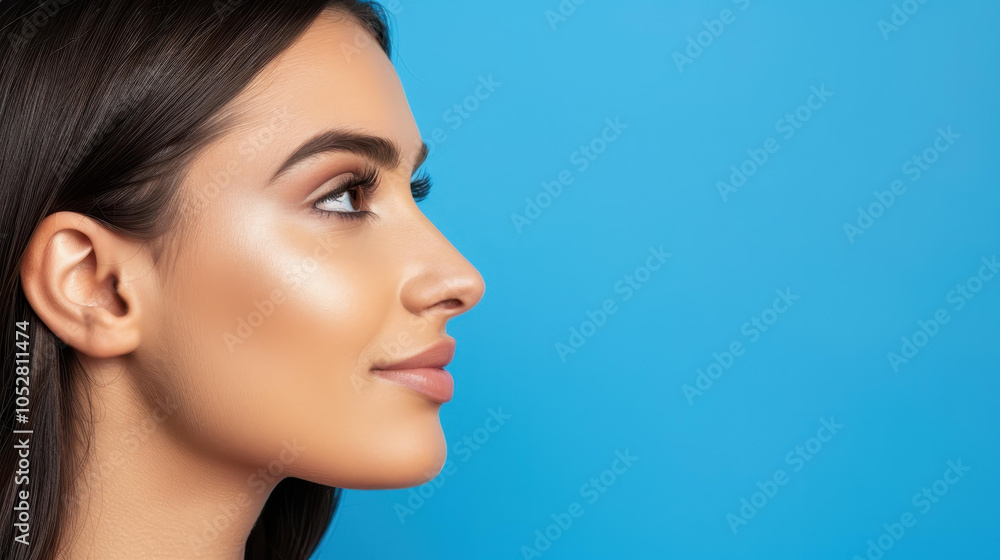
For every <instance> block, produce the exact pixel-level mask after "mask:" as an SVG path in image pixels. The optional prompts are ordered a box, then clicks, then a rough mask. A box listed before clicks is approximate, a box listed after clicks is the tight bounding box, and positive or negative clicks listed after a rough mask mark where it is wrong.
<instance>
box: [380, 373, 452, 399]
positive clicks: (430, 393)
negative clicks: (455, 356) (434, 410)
mask: <svg viewBox="0 0 1000 560" xmlns="http://www.w3.org/2000/svg"><path fill="white" fill-rule="evenodd" d="M372 373H373V374H375V375H377V376H379V377H381V378H383V379H385V380H387V381H391V382H393V383H395V384H397V385H402V386H403V387H406V388H407V389H412V390H414V391H416V392H418V393H420V394H421V395H423V396H425V397H427V398H428V399H430V400H432V401H434V402H437V403H441V404H444V403H446V402H448V401H450V400H451V397H452V395H453V394H454V393H455V380H454V379H452V377H451V374H450V373H448V372H447V371H445V370H443V369H438V368H415V369H375V370H372Z"/></svg>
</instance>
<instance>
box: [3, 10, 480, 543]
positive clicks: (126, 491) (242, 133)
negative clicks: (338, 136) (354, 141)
mask: <svg viewBox="0 0 1000 560" xmlns="http://www.w3.org/2000/svg"><path fill="white" fill-rule="evenodd" d="M366 37H367V35H366V32H365V31H364V30H362V29H361V28H360V27H359V26H358V25H357V24H356V23H355V22H353V21H352V20H350V19H349V18H346V17H344V16H338V15H330V14H324V15H323V16H321V17H320V18H319V19H317V20H316V22H314V24H313V25H312V26H311V27H310V28H309V29H308V30H307V31H306V32H305V34H304V35H303V36H302V37H301V38H300V39H299V40H298V41H297V42H296V43H295V44H293V45H292V46H291V47H290V48H289V49H288V50H287V51H285V52H284V53H283V54H282V55H281V56H280V57H279V58H278V59H276V60H275V61H274V62H273V63H272V64H271V65H269V66H268V68H267V69H265V71H264V72H262V73H261V74H260V75H259V76H258V77H257V79H256V80H255V81H254V82H253V83H252V84H251V86H250V87H248V88H247V89H246V90H244V92H242V93H241V94H240V96H239V98H238V99H236V100H235V103H234V104H233V105H232V106H231V109H232V115H233V118H234V119H235V120H234V122H235V123H236V126H234V127H232V128H230V129H228V130H227V132H226V133H225V134H224V135H223V136H221V137H219V138H217V139H215V140H214V141H213V142H212V143H211V144H210V145H209V146H208V147H207V148H206V149H205V150H204V151H203V152H202V153H200V154H199V155H198V157H197V158H196V160H195V161H193V163H192V164H191V166H190V167H189V168H188V169H187V173H186V175H185V178H184V181H183V184H182V186H181V190H180V192H179V193H178V197H179V198H178V201H177V202H178V204H179V205H180V206H179V207H180V208H182V209H183V211H182V212H181V213H180V217H179V218H178V221H177V222H176V223H175V224H173V226H172V228H171V231H170V232H169V233H168V234H167V238H166V239H165V240H164V241H165V243H164V244H163V246H164V247H166V249H165V250H164V253H163V254H162V255H160V257H159V258H157V252H156V251H155V250H154V248H153V247H154V244H151V243H145V242H142V241H140V240H135V239H129V238H126V237H123V236H121V235H118V234H116V233H114V232H111V231H109V230H108V229H106V228H104V227H102V226H101V225H100V224H99V223H98V222H96V221H94V220H92V219H89V218H86V217H84V216H81V215H79V214H74V213H67V212H61V213H56V214H53V215H51V216H48V217H47V218H46V219H45V220H44V221H43V222H42V223H41V225H40V226H39V227H38V228H37V229H36V231H35V233H34V236H33V238H32V240H31V242H30V245H29V248H28V251H27V253H26V255H25V258H24V260H23V261H22V270H21V277H22V284H23V286H24V290H25V293H26V295H27V297H28V300H29V302H30V303H31V305H32V308H33V309H34V310H35V312H36V313H37V314H38V316H39V317H40V318H41V319H42V321H43V322H44V323H45V324H46V325H47V326H48V327H49V328H50V329H51V330H52V331H53V332H54V333H55V334H56V335H57V336H58V337H59V338H60V339H61V340H63V341H64V342H65V343H66V344H68V345H69V346H71V347H72V348H73V350H74V351H75V352H76V354H77V355H78V356H79V357H80V359H81V361H82V362H83V364H84V365H85V367H86V370H87V375H79V376H78V377H77V378H76V380H75V381H76V382H77V385H78V387H79V389H80V391H83V392H84V394H85V395H86V396H85V399H87V398H89V401H90V403H89V406H92V408H93V410H94V415H93V418H84V420H86V421H89V422H92V424H93V428H94V440H93V442H92V444H91V445H90V446H89V453H87V454H86V455H85V456H84V458H85V461H84V464H83V465H82V467H81V471H80V472H81V475H80V476H79V477H77V479H76V482H75V483H74V486H73V488H72V490H71V491H70V492H69V494H68V496H67V499H69V500H70V504H71V507H70V516H69V517H70V519H69V521H70V523H69V524H68V525H67V531H66V532H65V534H64V535H63V538H62V539H61V542H62V545H63V547H64V548H63V549H62V552H61V555H60V557H61V558H67V559H74V560H75V559H82V558H192V557H198V558H220V559H222V558H225V559H238V558H242V557H243V552H244V547H245V542H246V538H247V535H248V534H249V532H250V529H251V527H252V526H253V523H254V521H255V520H256V518H257V517H258V515H259V513H260V511H261V509H262V507H263V505H264V502H265V501H266V499H267V497H268V495H269V494H270V492H271V490H272V489H273V488H274V486H275V485H276V484H277V483H278V481H280V480H281V479H282V478H283V477H287V476H294V477H298V478H303V479H306V480H310V481H314V482H318V483H321V484H326V485H329V486H337V487H341V488H399V487H407V486H414V485H418V484H421V483H423V482H426V481H428V480H430V479H431V478H433V477H434V476H436V474H437V473H438V472H439V471H440V469H441V468H442V466H443V464H444V460H445V455H446V445H445V439H444V435H443V433H442V430H441V424H440V420H439V418H438V412H439V410H440V404H438V403H436V402H433V401H431V400H429V399H427V398H425V397H424V396H422V395H421V394H419V393H417V392H414V391H412V390H410V389H407V388H404V387H402V386H399V385H396V384H393V383H391V382H389V381H386V380H385V379H382V378H380V377H378V376H375V375H373V374H372V372H371V369H372V368H374V367H377V366H379V365H383V364H387V363H392V362H398V361H400V360H403V359H405V358H408V357H410V356H413V355H415V354H418V353H419V352H421V351H422V350H424V349H426V348H428V347H431V346H432V345H434V344H435V343H438V344H440V343H441V341H442V340H443V339H447V338H448V337H447V335H446V334H445V326H446V323H447V321H448V320H449V319H451V318H452V317H455V316H456V315H458V314H460V313H463V312H465V311H467V310H468V309H470V308H471V307H472V306H474V305H475V304H476V303H477V302H478V301H479V299H480V298H481V297H482V295H483V290H484V285H483V280H482V278H481V277H480V275H479V273H478V272H477V271H476V270H475V268H473V267H472V266H471V265H470V264H469V263H468V262H467V261H466V260H465V259H464V258H463V257H462V256H461V255H460V254H459V253H458V252H457V251H456V250H455V248H454V247H453V246H452V245H451V244H450V243H449V242H448V241H447V240H446V239H445V238H444V237H443V236H442V235H441V233H440V232H438V231H437V229H435V227H434V226H433V225H432V224H431V223H430V222H429V221H428V220H427V219H426V218H425V217H424V215H423V214H422V213H421V211H420V210H419V208H418V207H417V205H416V202H415V201H414V199H413V197H412V196H411V191H410V181H411V176H412V174H413V173H414V172H415V171H416V170H415V169H414V166H415V163H416V162H417V161H418V160H419V159H420V156H421V147H422V142H421V139H420V134H419V132H418V130H417V127H416V123H415V122H414V119H413V115H412V114H411V112H410V109H409V105H408V103H407V101H406V97H405V95H404V93H403V89H402V87H401V85H400V82H399V79H398V77H397V75H396V72H395V70H394V68H393V66H392V64H391V62H390V61H389V59H388V58H387V57H386V56H385V54H384V53H383V52H382V51H381V49H380V48H379V47H378V46H377V44H375V42H374V41H373V40H371V39H367V40H366ZM331 129H332V130H337V131H341V132H344V131H348V132H351V133H360V134H366V135H370V136H374V137H379V138H383V139H385V140H388V141H389V142H391V143H392V145H394V146H396V147H397V148H398V151H399V154H398V156H399V157H398V161H397V162H395V163H396V165H393V162H392V161H382V162H381V166H379V167H378V171H379V180H378V186H377V188H376V190H375V192H374V193H373V194H372V195H371V196H370V197H368V198H367V199H364V197H362V196H361V195H360V194H359V193H351V195H350V196H342V197H340V198H338V199H336V200H327V201H326V202H322V201H320V199H322V198H323V196H324V195H325V194H327V193H328V192H329V191H331V190H332V189H333V187H336V186H338V185H341V184H343V183H344V181H345V179H350V178H351V177H355V176H357V175H358V174H360V173H362V171H363V170H364V169H366V168H368V167H372V166H373V165H375V164H376V162H374V160H373V159H371V157H369V156H367V155H363V154H360V153H354V152H351V151H346V150H343V149H337V150H334V151H327V152H323V153H319V154H316V155H313V156H312V157H309V158H307V159H303V160H301V161H299V162H297V163H295V164H294V165H293V166H292V167H291V168H290V169H288V170H287V171H286V172H284V173H282V174H281V175H280V176H278V178H277V179H276V180H275V181H274V182H273V183H272V182H271V179H272V177H273V176H274V175H275V173H276V172H277V171H278V170H279V167H280V166H281V165H282V163H284V162H285V161H286V159H287V158H288V157H289V156H290V155H291V154H293V153H295V152H296V150H297V148H298V147H299V146H300V145H302V144H303V143H304V142H306V141H307V140H308V139H310V138H312V137H313V136H314V135H316V134H318V133H321V132H323V131H326V130H331ZM318 201H319V202H318ZM358 206H361V208H358ZM356 209H366V210H367V211H370V212H371V213H373V214H374V217H369V218H362V219H358V220H353V219H350V218H349V217H347V216H345V215H344V214H343V213H341V214H338V213H336V212H337V211H339V212H346V211H351V210H356ZM83 402H86V400H85V401H83ZM79 410H81V411H82V410H87V408H82V409H79ZM80 414H83V412H81V413H80ZM78 445H81V446H80V447H78V452H80V453H81V454H82V453H83V452H84V447H83V446H82V444H78Z"/></svg>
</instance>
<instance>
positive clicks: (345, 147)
mask: <svg viewBox="0 0 1000 560" xmlns="http://www.w3.org/2000/svg"><path fill="white" fill-rule="evenodd" d="M328 152H350V153H354V154H358V155H360V156H363V157H366V158H368V159H370V160H372V161H373V162H375V164H376V165H378V166H379V167H382V168H385V169H395V168H397V167H399V165H400V163H401V162H402V157H401V156H400V149H399V146H398V145H397V144H396V143H395V142H393V141H392V140H389V139H388V138H384V137H381V136H372V135H370V134H364V133H361V132H356V131H353V130H343V129H334V130H326V131H323V132H320V133H319V134H317V135H315V136H313V137H312V138H310V139H309V140H306V141H305V142H304V143H303V144H302V145H301V146H299V148H298V149H297V150H295V151H294V152H293V153H292V155H290V156H288V159H286V160H285V162H284V163H282V164H281V167H279V168H278V171H277V172H276V173H275V174H274V175H273V176H272V177H271V181H270V182H271V183H273V182H274V181H277V180H278V178H279V177H281V176H282V175H284V174H285V173H287V172H288V170H289V169H291V168H292V167H293V166H295V164H297V163H299V162H300V161H302V160H305V159H308V158H311V157H313V156H316V155H319V154H324V153H328ZM428 152H429V148H428V147H427V143H426V142H421V144H420V152H419V153H418V154H417V159H416V161H415V162H414V164H413V169H417V168H418V167H420V166H421V165H423V164H424V161H425V160H426V159H427V154H428Z"/></svg>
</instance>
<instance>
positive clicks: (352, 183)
mask: <svg viewBox="0 0 1000 560" xmlns="http://www.w3.org/2000/svg"><path fill="white" fill-rule="evenodd" d="M378 180H379V174H378V169H376V168H375V167H365V168H364V170H362V172H361V173H359V174H352V175H351V178H350V179H348V180H347V182H345V183H344V184H343V185H341V186H339V187H337V188H335V189H333V190H332V191H330V192H328V193H327V194H325V195H323V196H322V197H320V198H319V199H318V200H317V201H316V202H314V203H313V209H314V210H315V211H317V212H319V213H321V214H323V215H324V216H325V217H328V218H332V217H334V216H333V215H334V214H336V216H337V217H338V218H341V219H345V220H363V219H370V218H374V217H375V214H374V213H373V212H371V211H368V210H363V209H359V210H357V211H355V212H333V211H329V210H320V209H319V208H316V205H317V204H319V203H321V202H329V201H332V200H336V199H337V198H340V196H341V195H342V194H344V193H347V192H351V191H352V190H360V191H361V201H362V204H361V206H362V207H364V206H365V202H367V201H368V200H369V199H370V198H371V197H372V195H373V194H375V190H376V189H377V188H378ZM433 185H434V182H433V181H431V178H430V176H429V175H428V174H427V172H426V171H422V172H421V173H420V175H418V176H417V177H416V178H415V179H413V181H412V182H411V183H410V194H411V195H412V196H413V200H414V201H416V202H420V201H421V200H424V199H425V198H427V195H429V194H430V190H431V187H432V186H433Z"/></svg>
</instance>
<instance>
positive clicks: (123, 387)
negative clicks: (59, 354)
mask: <svg viewBox="0 0 1000 560" xmlns="http://www.w3.org/2000/svg"><path fill="white" fill-rule="evenodd" d="M126 377H127V376H123V375H118V376H116V377H115V376H109V380H108V382H107V383H95V384H94V386H93V388H91V389H90V397H91V398H90V399H89V401H90V403H93V407H94V409H93V428H94V431H93V438H92V439H91V440H90V443H89V446H88V445H83V446H80V447H79V448H78V449H76V450H75V452H76V453H75V457H76V460H77V461H80V463H78V467H77V469H76V470H74V471H73V472H74V473H78V474H77V475H76V476H75V477H73V478H74V480H73V483H72V485H71V487H70V488H69V489H68V492H66V493H65V495H64V496H65V497H64V501H65V502H66V503H65V506H66V508H67V509H66V511H67V517H66V522H65V524H64V525H63V527H62V528H61V534H60V553H59V557H60V558H61V559H65V560H77V559H84V558H192V557H195V558H210V559H218V560H242V559H243V555H244V549H245V547H246V540H247V537H248V535H249V534H250V530H251V529H252V528H253V525H254V523H255V522H256V521H257V518H258V517H259V516H260V512H261V510H262V509H263V507H264V503H265V502H266V501H267V498H268V496H269V495H270V493H271V491H272V490H273V489H274V487H275V486H276V485H277V483H278V480H275V479H273V478H269V477H260V476H258V475H257V474H256V472H255V469H253V468H252V467H250V466H248V465H245V464H233V463H228V462H224V461H221V460H219V459H217V458H213V457H211V456H208V455H207V454H203V453H197V452H196V451H195V450H193V449H192V448H191V447H190V446H184V445H181V444H180V442H179V440H178V438H177V437H176V436H175V434H174V433H173V429H172V428H173V426H172V425H171V417H172V415H173V413H174V412H175V411H176V409H177V406H178V404H177V403H176V402H171V401H170V400H169V399H156V402H153V403H149V402H147V400H146V399H144V398H143V397H142V396H141V395H139V394H138V392H137V391H135V390H134V389H133V388H131V387H130V386H129V383H128V382H127V381H125V380H124V379H125V378H126ZM78 394H79V393H78ZM83 402H86V400H84V401H83ZM85 441H86V438H85Z"/></svg>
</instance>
